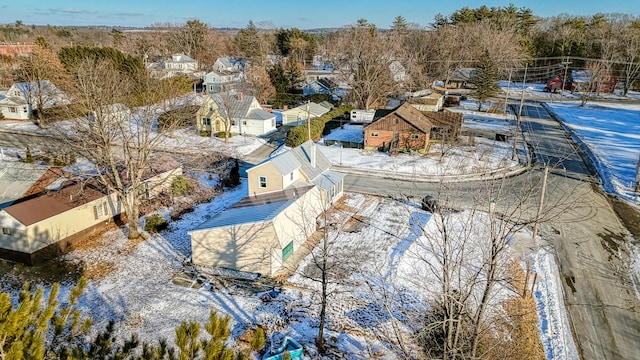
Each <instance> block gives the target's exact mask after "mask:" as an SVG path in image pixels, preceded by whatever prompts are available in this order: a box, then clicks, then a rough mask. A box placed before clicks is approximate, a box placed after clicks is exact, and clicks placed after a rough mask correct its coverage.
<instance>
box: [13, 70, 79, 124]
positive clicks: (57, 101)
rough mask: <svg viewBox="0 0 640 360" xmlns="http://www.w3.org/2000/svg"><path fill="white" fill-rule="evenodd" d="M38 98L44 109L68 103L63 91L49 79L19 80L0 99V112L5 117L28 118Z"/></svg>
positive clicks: (34, 108)
mask: <svg viewBox="0 0 640 360" xmlns="http://www.w3.org/2000/svg"><path fill="white" fill-rule="evenodd" d="M39 98H40V99H39ZM39 100H42V102H43V104H42V106H43V108H45V109H46V108H50V107H54V106H58V105H65V104H68V103H69V100H68V99H67V97H66V96H65V95H64V93H63V92H62V91H60V90H59V89H58V88H57V87H56V86H55V85H54V84H53V83H52V82H50V81H49V80H43V81H40V82H19V83H14V84H13V85H12V86H11V87H10V88H9V90H7V92H6V94H5V95H4V98H2V99H0V112H1V113H2V116H4V118H5V119H10V120H28V119H30V118H31V115H32V112H33V111H34V110H36V109H37V108H38V102H39Z"/></svg>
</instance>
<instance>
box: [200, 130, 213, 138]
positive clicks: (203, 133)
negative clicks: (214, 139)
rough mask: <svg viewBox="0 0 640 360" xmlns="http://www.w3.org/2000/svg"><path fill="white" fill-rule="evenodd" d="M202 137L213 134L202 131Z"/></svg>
mask: <svg viewBox="0 0 640 360" xmlns="http://www.w3.org/2000/svg"><path fill="white" fill-rule="evenodd" d="M200 136H206V137H209V136H211V133H210V132H208V131H206V130H202V131H200Z"/></svg>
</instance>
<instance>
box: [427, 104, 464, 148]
mask: <svg viewBox="0 0 640 360" xmlns="http://www.w3.org/2000/svg"><path fill="white" fill-rule="evenodd" d="M422 114H423V115H424V116H425V117H427V119H429V121H431V123H432V124H433V127H432V128H431V140H445V141H453V140H457V139H458V136H460V134H461V132H462V114H461V113H455V112H451V111H441V112H432V111H429V112H426V111H425V112H423V113H422Z"/></svg>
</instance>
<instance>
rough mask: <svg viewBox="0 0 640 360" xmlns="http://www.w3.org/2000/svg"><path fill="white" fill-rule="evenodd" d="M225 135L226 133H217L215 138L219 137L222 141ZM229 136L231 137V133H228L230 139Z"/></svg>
mask: <svg viewBox="0 0 640 360" xmlns="http://www.w3.org/2000/svg"><path fill="white" fill-rule="evenodd" d="M226 134H227V133H226V132H225V131H218V133H217V134H216V136H217V137H219V138H223V139H224V138H225V136H226ZM231 136H232V135H231V132H230V133H229V137H231Z"/></svg>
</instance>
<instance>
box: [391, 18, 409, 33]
mask: <svg viewBox="0 0 640 360" xmlns="http://www.w3.org/2000/svg"><path fill="white" fill-rule="evenodd" d="M408 28H409V25H408V24H407V20H406V19H405V18H404V17H403V16H400V15H398V16H396V17H395V19H393V24H391V30H393V31H396V32H400V33H402V32H405V31H407V29H408Z"/></svg>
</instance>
